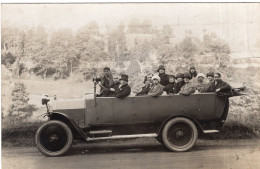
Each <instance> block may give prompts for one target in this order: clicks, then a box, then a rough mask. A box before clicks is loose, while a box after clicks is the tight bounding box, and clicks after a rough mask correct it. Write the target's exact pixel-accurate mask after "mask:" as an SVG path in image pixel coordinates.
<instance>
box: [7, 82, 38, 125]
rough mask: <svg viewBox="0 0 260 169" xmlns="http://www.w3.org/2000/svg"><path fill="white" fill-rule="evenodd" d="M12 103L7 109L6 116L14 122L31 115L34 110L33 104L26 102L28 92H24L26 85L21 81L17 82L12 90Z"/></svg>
mask: <svg viewBox="0 0 260 169" xmlns="http://www.w3.org/2000/svg"><path fill="white" fill-rule="evenodd" d="M11 96H12V104H11V106H10V109H9V114H8V117H9V118H11V119H12V120H13V123H14V121H16V122H18V123H19V122H21V121H23V120H25V119H27V118H28V117H31V116H32V113H33V111H35V110H36V108H35V106H34V105H30V104H28V101H29V97H28V96H29V93H27V92H26V87H25V85H24V84H23V83H22V82H17V83H15V85H14V88H13V91H12V94H11Z"/></svg>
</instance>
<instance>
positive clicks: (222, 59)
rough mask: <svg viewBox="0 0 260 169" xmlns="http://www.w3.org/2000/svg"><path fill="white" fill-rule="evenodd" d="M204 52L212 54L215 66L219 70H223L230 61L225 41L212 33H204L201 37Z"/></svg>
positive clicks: (228, 49)
mask: <svg viewBox="0 0 260 169" xmlns="http://www.w3.org/2000/svg"><path fill="white" fill-rule="evenodd" d="M203 40H204V41H203V43H204V46H205V50H206V51H205V52H212V53H214V57H215V65H217V64H218V65H219V67H220V68H225V67H226V65H227V64H228V63H229V60H230V56H229V54H230V48H229V45H228V44H227V42H226V41H224V40H223V39H220V38H218V37H217V35H216V34H215V33H213V32H211V33H205V34H204V37H203Z"/></svg>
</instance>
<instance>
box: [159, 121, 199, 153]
mask: <svg viewBox="0 0 260 169" xmlns="http://www.w3.org/2000/svg"><path fill="white" fill-rule="evenodd" d="M197 138H198V130H197V127H196V126H195V125H194V123H193V122H192V121H191V120H189V119H187V118H183V117H177V118H174V119H171V120H170V121H168V122H167V123H166V125H165V126H164V128H163V132H162V140H163V143H164V145H165V146H166V147H167V148H168V149H169V150H171V151H187V150H189V149H191V148H192V147H193V146H194V144H195V143H196V140H197Z"/></svg>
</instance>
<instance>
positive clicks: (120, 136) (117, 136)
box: [87, 133, 158, 141]
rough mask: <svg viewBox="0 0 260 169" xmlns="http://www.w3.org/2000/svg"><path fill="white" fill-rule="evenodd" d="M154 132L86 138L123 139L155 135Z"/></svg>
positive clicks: (88, 139) (92, 139)
mask: <svg viewBox="0 0 260 169" xmlns="http://www.w3.org/2000/svg"><path fill="white" fill-rule="evenodd" d="M157 136H158V135H157V134H156V133H151V134H135V135H116V136H110V137H96V138H90V137H88V138H87V141H95V140H110V139H124V138H142V137H157Z"/></svg>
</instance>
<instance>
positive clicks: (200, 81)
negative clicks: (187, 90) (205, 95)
mask: <svg viewBox="0 0 260 169" xmlns="http://www.w3.org/2000/svg"><path fill="white" fill-rule="evenodd" d="M204 78H205V75H204V74H203V73H199V74H198V75H197V83H196V84H195V90H198V91H199V92H202V91H203V89H204V88H205V85H206V83H205V82H204Z"/></svg>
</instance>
